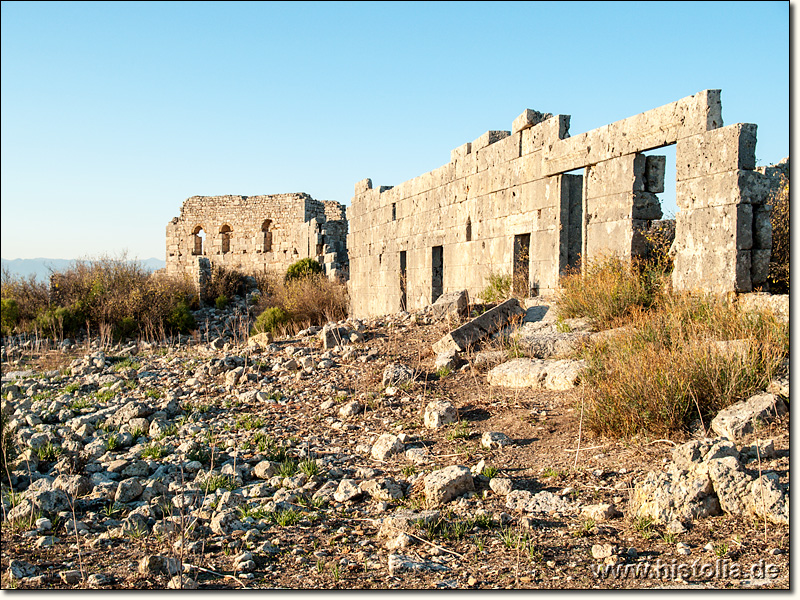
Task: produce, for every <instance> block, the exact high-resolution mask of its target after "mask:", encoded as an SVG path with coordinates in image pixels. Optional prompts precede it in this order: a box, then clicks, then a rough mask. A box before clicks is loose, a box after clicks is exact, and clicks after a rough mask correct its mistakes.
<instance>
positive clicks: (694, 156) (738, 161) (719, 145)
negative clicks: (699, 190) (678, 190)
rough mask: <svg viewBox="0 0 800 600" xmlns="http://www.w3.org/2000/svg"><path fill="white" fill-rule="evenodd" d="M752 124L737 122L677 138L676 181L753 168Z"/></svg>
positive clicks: (753, 128)
mask: <svg viewBox="0 0 800 600" xmlns="http://www.w3.org/2000/svg"><path fill="white" fill-rule="evenodd" d="M756 129H757V127H756V125H754V124H752V123H737V124H736V125H729V126H727V127H722V128H720V129H715V130H714V131H709V132H706V133H702V134H700V135H694V136H691V137H687V138H684V139H681V140H679V141H678V142H677V144H676V147H675V162H676V178H677V180H678V181H683V180H685V179H692V178H694V177H707V176H708V175H713V174H715V173H724V172H726V171H736V170H739V169H745V170H753V169H755V167H756Z"/></svg>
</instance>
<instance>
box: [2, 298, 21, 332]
mask: <svg viewBox="0 0 800 600" xmlns="http://www.w3.org/2000/svg"><path fill="white" fill-rule="evenodd" d="M18 322H19V304H17V301H16V300H14V299H13V298H3V299H2V301H1V302H0V323H2V330H3V335H8V334H9V333H11V332H12V331H13V329H14V327H16V326H17V323H18Z"/></svg>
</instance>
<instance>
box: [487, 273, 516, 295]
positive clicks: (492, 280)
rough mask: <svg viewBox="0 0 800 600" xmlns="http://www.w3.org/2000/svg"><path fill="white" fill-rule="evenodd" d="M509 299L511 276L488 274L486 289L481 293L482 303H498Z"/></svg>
mask: <svg viewBox="0 0 800 600" xmlns="http://www.w3.org/2000/svg"><path fill="white" fill-rule="evenodd" d="M510 297H511V276H510V275H503V274H502V273H489V277H488V278H487V283H486V288H485V289H484V290H483V291H482V292H481V299H482V300H483V301H484V302H499V301H501V300H505V299H507V298H510Z"/></svg>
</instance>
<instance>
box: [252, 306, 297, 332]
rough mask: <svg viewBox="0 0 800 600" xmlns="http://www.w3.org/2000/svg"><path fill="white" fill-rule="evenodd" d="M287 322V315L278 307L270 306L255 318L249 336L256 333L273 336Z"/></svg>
mask: <svg viewBox="0 0 800 600" xmlns="http://www.w3.org/2000/svg"><path fill="white" fill-rule="evenodd" d="M288 322H289V315H288V314H287V313H286V311H285V310H283V309H282V308H281V307H279V306H272V307H270V308H267V309H266V310H264V312H262V313H261V314H260V315H258V317H257V318H256V322H255V324H254V325H253V328H252V329H251V330H250V335H256V334H258V333H271V334H273V335H274V334H275V333H277V332H278V329H279V328H280V327H282V326H284V325H285V324H286V323H288Z"/></svg>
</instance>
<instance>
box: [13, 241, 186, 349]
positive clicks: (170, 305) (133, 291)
mask: <svg viewBox="0 0 800 600" xmlns="http://www.w3.org/2000/svg"><path fill="white" fill-rule="evenodd" d="M50 283H51V286H50V292H48V289H47V286H46V285H45V284H40V283H38V282H36V281H35V280H34V279H33V278H30V279H28V280H23V279H19V278H13V277H11V276H10V275H9V274H8V273H7V272H6V271H4V272H3V288H2V293H3V299H4V300H6V299H13V300H14V301H15V302H16V303H17V304H18V306H19V325H18V327H19V328H20V329H22V330H24V331H33V330H34V329H36V330H39V331H41V332H43V333H44V334H46V335H50V336H53V337H62V336H64V335H73V334H77V333H78V332H79V331H80V330H81V328H82V327H84V326H85V325H87V324H88V325H89V327H90V329H91V330H93V331H94V332H97V331H101V330H104V329H105V330H107V331H109V332H110V333H113V335H114V337H115V338H117V339H120V338H125V337H132V336H136V335H143V336H149V337H151V338H157V337H162V336H163V335H164V334H165V333H166V330H167V329H172V328H175V326H176V325H179V326H180V327H179V328H180V329H182V330H184V332H185V330H186V327H187V326H190V325H191V326H192V327H193V326H194V325H193V320H190V319H189V318H186V317H187V315H186V314H184V313H182V312H181V309H178V305H179V304H180V303H182V302H183V303H185V304H187V306H188V301H189V299H190V298H192V296H193V294H194V287H193V285H192V284H191V283H190V282H189V281H188V280H186V279H176V278H168V277H165V276H163V275H155V274H150V273H148V272H147V271H146V270H145V269H144V267H143V266H141V265H140V264H139V263H137V262H136V261H128V260H127V259H125V257H124V256H123V257H121V258H118V259H117V258H108V257H103V258H99V259H96V260H79V261H76V262H75V263H74V264H73V266H72V267H70V268H68V269H66V270H64V271H58V272H54V273H53V274H52V275H51V278H50ZM190 316H191V315H188V317H190ZM175 317H179V318H178V319H177V320H176V319H175ZM171 321H172V322H171Z"/></svg>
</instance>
